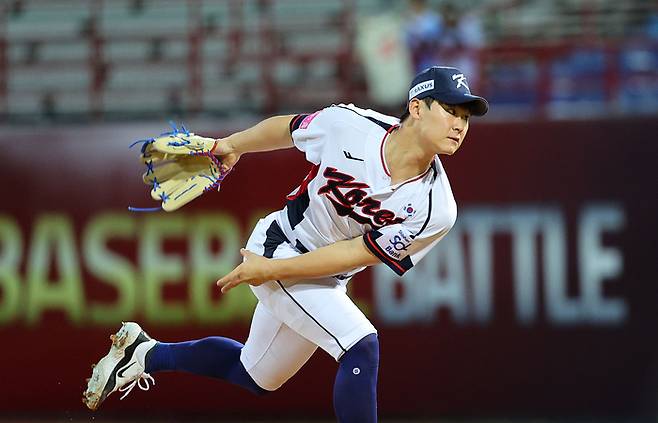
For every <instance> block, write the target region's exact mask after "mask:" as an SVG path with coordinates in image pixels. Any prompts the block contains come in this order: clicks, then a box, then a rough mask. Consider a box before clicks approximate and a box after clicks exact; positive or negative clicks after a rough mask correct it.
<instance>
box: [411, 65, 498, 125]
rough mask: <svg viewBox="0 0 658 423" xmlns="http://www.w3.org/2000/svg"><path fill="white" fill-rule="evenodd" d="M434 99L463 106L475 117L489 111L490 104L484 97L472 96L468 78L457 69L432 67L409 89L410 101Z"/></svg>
mask: <svg viewBox="0 0 658 423" xmlns="http://www.w3.org/2000/svg"><path fill="white" fill-rule="evenodd" d="M425 97H432V98H433V99H435V100H438V101H440V102H443V103H446V104H453V105H454V104H462V105H464V106H466V107H468V109H469V110H470V111H471V114H473V115H475V116H482V115H484V114H485V113H487V110H489V103H488V102H487V100H485V99H484V98H482V97H478V96H476V95H473V94H471V89H470V88H469V87H468V82H467V81H466V76H464V73H463V72H462V71H460V70H459V69H457V68H451V67H447V66H432V67H431V68H427V69H425V70H424V71H422V72H421V73H419V74H418V75H416V77H415V78H414V80H413V81H412V82H411V88H410V89H409V99H408V101H411V100H412V99H414V98H417V99H419V100H420V99H423V98H425Z"/></svg>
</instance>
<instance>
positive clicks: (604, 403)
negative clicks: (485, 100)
mask: <svg viewBox="0 0 658 423" xmlns="http://www.w3.org/2000/svg"><path fill="white" fill-rule="evenodd" d="M162 129H163V128H154V127H151V126H147V125H125V126H99V127H66V128H48V129H47V130H46V129H43V130H41V129H38V128H37V129H22V130H9V131H3V132H2V133H1V134H0V158H1V159H2V160H1V163H2V166H0V178H1V180H2V181H3V183H2V185H1V186H0V339H1V340H2V341H1V342H2V347H3V348H2V349H0V363H2V364H1V365H0V368H1V369H2V380H3V382H2V383H0V415H10V414H12V415H13V414H16V413H29V412H40V413H55V414H56V415H58V416H66V415H68V414H77V413H82V412H85V409H84V406H83V404H82V403H81V402H80V398H81V396H82V391H83V390H84V389H85V387H86V383H85V379H86V378H87V377H89V376H90V374H91V370H90V365H91V364H92V363H94V362H95V361H97V360H98V359H99V358H100V357H101V356H102V355H104V354H105V353H106V351H107V348H108V347H109V345H110V341H109V339H108V336H109V335H110V334H112V333H114V332H116V330H117V329H118V328H119V326H120V324H121V322H122V321H137V322H139V323H140V324H141V325H142V326H143V327H144V328H145V330H146V331H147V332H148V333H149V334H150V335H151V336H153V337H154V338H156V339H159V340H162V341H171V342H174V341H182V340H188V339H194V338H202V337H205V336H214V335H220V336H227V337H232V338H235V339H237V340H239V341H241V342H244V341H245V340H246V337H247V334H248V331H249V322H250V317H251V313H252V312H253V309H254V307H255V304H256V299H255V298H254V297H253V295H252V294H251V291H250V290H249V289H248V287H246V286H242V287H239V288H238V289H235V290H233V291H232V292H230V293H228V294H227V295H222V294H221V293H220V292H219V290H218V289H217V288H216V286H215V281H216V280H217V279H218V278H219V277H221V276H223V275H224V274H226V273H228V272H229V271H230V270H232V269H233V268H234V266H235V265H237V263H239V261H240V260H241V257H240V254H239V249H240V248H241V247H242V246H244V244H245V241H246V239H247V237H248V235H249V233H250V230H251V228H252V227H253V225H254V223H255V222H256V221H257V219H259V218H261V217H263V216H264V215H266V214H267V213H268V212H270V211H273V210H277V209H279V208H281V207H283V205H284V204H285V196H286V195H287V194H288V193H289V192H291V191H292V190H293V189H294V188H295V187H296V186H297V185H298V184H299V183H300V182H301V181H302V180H303V178H304V177H305V175H306V174H307V172H308V170H309V167H310V164H309V163H307V162H306V161H305V160H304V156H303V154H302V153H300V152H298V151H296V150H294V149H291V150H285V151H279V152H272V153H261V154H253V155H252V154H249V155H245V156H244V157H243V158H242V159H241V161H240V162H239V164H238V166H237V167H236V169H235V171H234V172H232V173H231V175H230V176H229V177H228V178H227V179H226V181H225V184H224V185H223V186H222V188H221V191H220V192H219V193H207V194H205V195H204V196H202V197H200V198H199V199H197V200H195V201H194V202H193V203H191V204H189V205H188V206H186V207H184V208H183V209H181V210H179V211H177V212H173V213H165V212H157V213H132V212H129V211H128V210H127V206H138V207H149V206H154V205H156V204H155V203H154V202H153V201H152V200H151V199H150V196H149V195H148V187H147V186H146V185H144V184H143V183H142V182H141V173H142V172H143V171H144V169H142V165H141V164H140V163H139V160H138V158H137V156H138V153H137V151H133V150H128V149H127V145H128V144H129V143H130V142H132V141H134V140H137V139H140V138H144V137H145V136H147V135H149V134H157V133H159V132H161V130H162ZM471 131H472V132H471V134H469V138H468V139H467V140H466V142H465V143H464V145H463V146H462V148H461V150H460V151H459V152H458V153H457V154H455V155H454V156H452V157H446V158H442V161H443V163H444V166H445V168H446V170H447V172H448V176H449V178H450V181H451V184H452V189H453V192H454V194H455V198H456V200H457V204H458V218H457V224H456V226H455V227H454V228H453V229H452V231H451V232H450V233H449V235H448V236H447V237H446V238H445V239H444V240H443V241H442V242H441V243H440V244H439V245H438V246H437V247H436V248H435V249H434V250H432V251H431V252H430V253H429V255H428V256H427V257H426V258H425V259H424V260H423V261H422V262H421V263H420V264H419V265H418V266H417V267H415V268H414V269H413V270H412V271H410V272H408V273H407V274H406V275H405V276H404V277H402V278H400V277H398V276H397V275H396V274H395V273H394V272H392V271H391V270H389V269H388V268H387V267H385V266H382V265H378V266H375V267H374V268H372V269H369V270H367V271H365V272H363V273H361V274H359V275H358V276H357V277H355V278H354V279H353V280H352V282H351V283H350V295H351V296H352V298H353V299H354V300H355V302H356V303H357V304H358V305H359V307H360V308H361V309H362V310H363V311H364V312H365V313H366V315H367V316H368V317H369V318H370V319H371V320H372V322H373V323H374V324H375V326H376V327H377V328H378V330H379V336H380V348H381V363H380V373H379V409H380V413H381V415H388V416H440V415H453V416H455V415H478V414H479V415H506V416H507V415H515V414H523V415H528V414H542V415H566V414H579V415H583V414H584V415H590V414H600V415H604V414H606V415H607V414H623V415H626V414H629V415H630V414H639V413H649V412H651V411H652V410H651V409H652V407H655V404H656V402H657V400H658V394H656V392H657V389H658V341H657V340H656V339H657V338H656V329H655V328H656V324H657V323H658V313H657V312H656V301H657V299H658V289H657V288H656V285H657V281H658V255H657V251H656V244H657V243H658V239H656V235H657V234H658V224H657V223H656V216H657V211H658V197H657V196H656V183H655V176H654V175H653V173H654V169H655V163H656V157H657V156H658V144H657V143H656V142H655V140H652V139H651V137H650V136H647V135H646V134H652V133H656V132H658V122H656V121H641V122H637V123H633V122H622V121H618V122H617V121H610V122H597V123H591V122H557V123H535V124H527V123H526V124H486V123H485V124H474V125H473V128H472V129H471ZM199 132H201V131H199ZM210 132H211V135H215V136H219V135H221V134H220V133H215V134H212V130H211V131H210ZM652 181H653V182H652ZM336 318H337V319H339V318H341V316H336ZM335 370H336V363H335V361H333V359H331V358H330V357H328V356H327V355H326V354H325V353H324V352H323V351H320V350H319V351H318V352H316V354H315V356H314V357H313V358H312V359H311V360H310V362H309V363H308V364H307V365H306V366H305V367H304V368H302V370H301V371H300V372H299V374H297V375H296V376H295V377H293V379H291V380H290V381H289V382H288V383H287V384H286V385H284V386H283V387H282V388H281V389H279V390H278V391H276V392H273V393H271V394H270V395H267V396H265V397H263V398H258V397H255V396H252V395H251V394H249V393H248V392H246V391H242V390H241V389H239V388H237V387H234V386H230V385H229V384H227V383H225V382H222V381H215V380H210V379H204V378H200V377H197V376H192V375H185V374H173V373H162V374H160V373H158V374H156V375H155V379H156V381H157V384H156V385H155V386H154V387H152V389H151V390H150V391H149V392H141V391H139V392H137V390H135V391H136V392H133V393H132V394H131V395H130V397H128V398H127V399H126V400H124V401H121V402H119V400H118V397H117V398H115V396H114V395H113V396H111V397H110V398H109V399H108V400H107V401H106V402H105V403H104V404H103V406H102V409H101V411H100V413H104V412H110V413H115V414H119V415H120V414H121V413H124V412H125V413H128V411H129V410H130V411H131V412H133V411H140V410H159V411H158V412H159V413H162V414H171V413H179V414H185V415H197V414H198V415H213V416H233V417H236V416H260V417H266V416H272V415H277V416H291V417H294V416H331V415H332V413H333V411H332V410H333V409H332V405H331V397H332V386H333V379H334V375H335ZM653 411H655V408H654V409H653Z"/></svg>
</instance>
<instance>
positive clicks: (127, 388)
mask: <svg viewBox="0 0 658 423" xmlns="http://www.w3.org/2000/svg"><path fill="white" fill-rule="evenodd" d="M142 381H144V384H143V385H142ZM149 381H151V383H152V384H153V385H155V379H153V376H151V375H150V374H148V373H142V374H141V375H139V376H138V377H137V378H136V379H134V380H133V381H132V382H131V383H129V384H128V385H124V386H122V387H121V388H119V392H125V394H123V396H122V397H121V398H119V400H122V399H124V398H125V397H127V396H128V394H129V393H130V392H131V391H132V390H133V388H134V387H135V385H137V386H138V387H139V389H141V390H142V391H148V390H149V389H151V386H152V385H150V384H149Z"/></svg>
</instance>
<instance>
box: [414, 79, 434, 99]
mask: <svg viewBox="0 0 658 423" xmlns="http://www.w3.org/2000/svg"><path fill="white" fill-rule="evenodd" d="M433 89H434V80H433V79H430V80H429V81H425V82H421V83H419V84H416V85H415V86H414V87H413V88H411V89H410V90H409V100H411V99H412V98H414V97H416V96H417V95H418V94H420V93H424V92H425V91H429V90H433Z"/></svg>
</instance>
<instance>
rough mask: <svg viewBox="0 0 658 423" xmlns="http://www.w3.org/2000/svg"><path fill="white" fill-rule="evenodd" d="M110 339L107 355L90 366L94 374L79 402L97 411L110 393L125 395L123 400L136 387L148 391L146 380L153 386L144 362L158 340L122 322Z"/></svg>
mask: <svg viewBox="0 0 658 423" xmlns="http://www.w3.org/2000/svg"><path fill="white" fill-rule="evenodd" d="M110 339H111V340H112V346H111V347H110V352H108V353H107V355H106V356H105V357H103V358H102V359H101V360H100V361H99V362H98V363H97V364H94V365H92V366H91V368H92V369H93V372H92V374H91V378H90V379H87V390H86V391H85V392H84V393H83V398H82V402H83V403H84V404H85V405H86V406H87V407H89V409H91V410H96V409H97V408H98V406H99V405H101V403H102V402H103V401H104V400H105V398H107V397H108V396H109V395H110V394H111V393H112V392H115V391H120V392H125V394H123V396H122V397H121V399H124V398H125V397H126V395H128V394H129V393H130V391H132V389H133V388H134V387H135V385H137V386H139V388H140V389H141V390H143V391H148V390H149V388H150V385H149V383H148V381H149V380H150V381H151V382H152V383H153V384H154V385H155V380H154V379H153V377H151V375H149V374H148V373H145V372H144V370H145V363H144V360H145V357H146V353H147V352H148V351H149V350H150V349H151V348H153V346H155V344H156V343H157V341H156V340H155V339H151V337H150V336H148V335H147V334H146V332H144V331H143V330H142V328H141V327H140V326H139V325H138V324H137V323H134V322H128V323H123V324H122V326H121V329H119V331H118V332H117V333H116V334H114V335H110ZM142 380H145V381H144V385H142V384H141V382H142Z"/></svg>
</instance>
